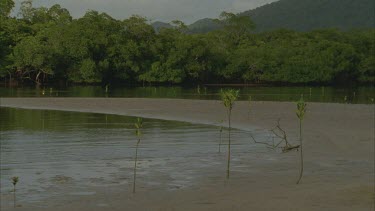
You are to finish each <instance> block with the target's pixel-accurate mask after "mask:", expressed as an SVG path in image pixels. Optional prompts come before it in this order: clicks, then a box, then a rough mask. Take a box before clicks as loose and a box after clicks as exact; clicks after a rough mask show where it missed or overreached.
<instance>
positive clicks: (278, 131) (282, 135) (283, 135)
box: [271, 118, 300, 152]
mask: <svg viewBox="0 0 375 211" xmlns="http://www.w3.org/2000/svg"><path fill="white" fill-rule="evenodd" d="M271 132H272V133H273V134H274V135H275V136H276V137H278V138H280V139H281V141H280V142H279V143H278V144H277V145H275V148H276V147H278V146H279V145H280V144H281V143H283V142H284V143H285V145H284V146H283V147H282V151H283V152H289V151H292V150H294V149H296V150H297V151H298V149H299V147H300V145H297V146H293V145H291V144H290V143H289V141H288V136H287V134H286V132H285V130H283V129H282V128H281V126H280V118H279V119H278V120H277V125H276V127H275V128H273V129H272V130H271Z"/></svg>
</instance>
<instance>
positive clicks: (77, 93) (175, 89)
mask: <svg viewBox="0 0 375 211" xmlns="http://www.w3.org/2000/svg"><path fill="white" fill-rule="evenodd" d="M221 88H222V87H211V86H208V87H204V86H200V87H198V86H197V87H179V86H170V87H152V86H148V87H110V88H109V90H108V92H106V91H105V88H103V87H100V86H71V87H13V88H8V87H0V96H1V97H138V98H180V99H202V100H213V99H216V100H217V99H219V98H220V96H219V92H220V89H221ZM234 88H235V89H240V90H241V92H240V93H241V96H240V99H241V100H248V99H249V96H251V97H252V100H257V101H297V100H298V99H299V98H300V97H301V94H303V96H304V99H305V100H306V101H310V102H328V103H332V102H333V103H364V104H373V103H374V98H375V88H374V87H373V86H367V87H351V88H342V87H341V88H340V87H323V86H322V87H308V86H305V87H285V86H284V87H277V86H273V87H272V86H270V87H238V88H237V87H234Z"/></svg>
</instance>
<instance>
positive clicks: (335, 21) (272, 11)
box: [241, 0, 375, 31]
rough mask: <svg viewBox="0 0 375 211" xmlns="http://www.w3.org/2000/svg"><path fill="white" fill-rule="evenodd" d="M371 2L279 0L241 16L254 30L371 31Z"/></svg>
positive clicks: (373, 3)
mask: <svg viewBox="0 0 375 211" xmlns="http://www.w3.org/2000/svg"><path fill="white" fill-rule="evenodd" d="M374 13H375V1H374V0H280V1H277V2H274V3H271V4H267V5H265V6H262V7H259V8H257V9H254V10H249V11H246V12H243V13H241V15H247V16H250V17H251V18H252V20H253V21H254V22H255V23H256V25H257V30H258V31H265V30H273V29H277V28H286V29H292V30H297V31H310V30H313V29H321V28H339V29H344V30H347V29H353V28H373V27H374V25H375V14H374Z"/></svg>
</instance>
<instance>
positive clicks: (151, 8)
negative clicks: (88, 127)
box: [15, 0, 276, 24]
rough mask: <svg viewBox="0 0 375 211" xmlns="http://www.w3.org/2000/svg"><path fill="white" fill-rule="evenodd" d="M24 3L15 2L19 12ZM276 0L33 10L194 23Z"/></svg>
mask: <svg viewBox="0 0 375 211" xmlns="http://www.w3.org/2000/svg"><path fill="white" fill-rule="evenodd" d="M22 1H23V0H15V2H16V8H18V7H19V5H20V2H22ZM273 1H276V0H34V1H33V2H34V6H35V7H39V6H45V7H50V6H52V5H54V4H60V5H61V6H62V7H64V8H67V9H68V10H69V11H70V13H71V15H72V16H73V17H81V16H82V15H83V14H84V13H85V12H86V11H87V10H97V11H100V12H106V13H107V14H109V15H111V16H112V17H114V18H117V19H124V18H127V17H129V16H131V15H133V14H138V15H142V16H146V17H147V18H149V19H151V20H152V21H166V22H170V21H172V20H176V19H178V20H182V21H184V22H185V23H188V24H189V23H192V22H194V21H196V20H198V19H201V18H206V17H208V18H216V17H217V16H218V15H219V14H220V12H222V11H230V12H235V13H237V12H242V11H246V10H249V9H253V8H256V7H259V6H262V5H264V4H267V3H270V2H273Z"/></svg>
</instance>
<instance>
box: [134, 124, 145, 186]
mask: <svg viewBox="0 0 375 211" xmlns="http://www.w3.org/2000/svg"><path fill="white" fill-rule="evenodd" d="M134 126H135V135H136V136H137V139H138V140H137V145H136V147H135V159H134V179H133V193H135V181H136V177H137V161H138V146H139V143H140V142H141V136H142V131H141V129H142V127H143V123H142V118H138V119H137V122H136V123H135V124H134Z"/></svg>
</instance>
